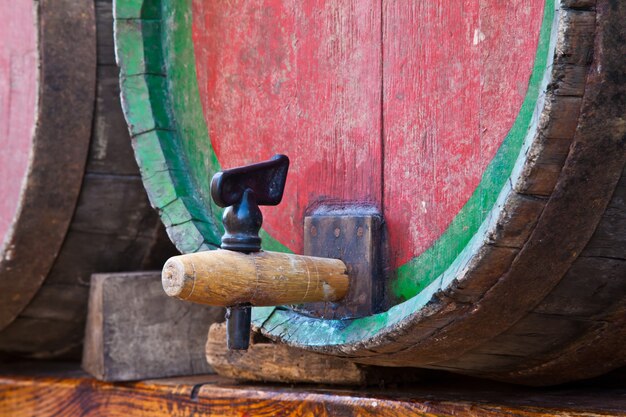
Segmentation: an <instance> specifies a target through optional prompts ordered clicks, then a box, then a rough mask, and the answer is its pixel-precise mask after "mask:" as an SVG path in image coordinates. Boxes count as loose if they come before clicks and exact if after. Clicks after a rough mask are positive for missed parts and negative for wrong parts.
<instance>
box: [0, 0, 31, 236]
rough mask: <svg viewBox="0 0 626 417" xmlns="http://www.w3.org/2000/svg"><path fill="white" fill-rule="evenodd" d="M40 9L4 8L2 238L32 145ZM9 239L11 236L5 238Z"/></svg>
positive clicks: (0, 29)
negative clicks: (38, 12) (38, 15)
mask: <svg viewBox="0 0 626 417" xmlns="http://www.w3.org/2000/svg"><path fill="white" fill-rule="evenodd" d="M37 18H38V17H37V9H36V8H35V6H34V4H33V3H30V2H25V1H24V2H21V3H19V4H16V5H11V4H10V3H8V2H4V3H2V4H1V5H0V40H1V41H2V44H3V48H2V51H0V140H1V141H2V142H1V145H2V146H1V150H0V195H2V196H3V198H2V202H1V203H0V236H1V237H2V239H4V238H5V236H6V235H7V234H10V233H11V232H12V231H11V226H12V223H13V221H14V217H15V216H16V214H17V210H18V206H19V201H20V191H21V188H22V185H23V184H22V181H20V180H19V179H22V178H24V177H25V176H26V175H27V170H28V165H29V161H28V156H29V153H30V150H31V148H32V146H33V138H32V135H33V127H34V124H35V115H36V111H37V95H38V91H37V87H38V84H39V70H38V65H37V62H38V61H39V50H38V42H39V39H38V34H37V23H38V22H37ZM6 237H8V236H6Z"/></svg>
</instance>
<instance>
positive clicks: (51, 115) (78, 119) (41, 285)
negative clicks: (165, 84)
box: [0, 0, 169, 357]
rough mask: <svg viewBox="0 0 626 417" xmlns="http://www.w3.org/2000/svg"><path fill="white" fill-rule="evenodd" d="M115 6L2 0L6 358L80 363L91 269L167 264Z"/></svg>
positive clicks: (0, 180) (0, 268)
mask: <svg viewBox="0 0 626 417" xmlns="http://www.w3.org/2000/svg"><path fill="white" fill-rule="evenodd" d="M111 9H112V5H111V2H110V1H109V2H106V1H98V2H96V3H94V2H92V1H74V0H61V1H52V0H43V1H19V2H2V3H1V4H0V43H1V44H2V48H0V73H1V74H0V75H1V76H0V132H2V133H1V135H0V138H1V139H0V140H2V145H3V146H2V150H1V151H0V158H1V159H0V195H2V202H1V203H0V236H2V239H3V245H2V253H1V255H2V256H1V260H0V352H3V353H4V354H5V355H23V356H31V357H52V356H76V355H78V354H79V353H80V345H81V342H82V338H83V333H84V326H85V316H86V307H87V298H88V293H89V278H90V275H91V273H92V272H110V271H130V270H134V269H138V268H141V267H142V266H146V267H153V268H154V267H156V268H158V267H160V265H159V264H158V262H153V260H155V261H156V258H158V257H159V256H160V255H159V251H160V250H161V249H159V248H160V246H159V245H161V246H163V244H162V243H159V242H160V240H159V233H158V230H159V220H158V216H157V215H156V213H154V211H153V209H152V208H151V207H150V205H149V202H148V200H147V198H146V196H145V192H144V190H143V186H142V183H141V179H140V177H139V172H138V169H137V165H136V163H135V161H134V157H133V152H132V148H131V147H130V145H129V138H128V132H127V127H126V123H125V121H124V117H123V114H122V112H121V106H120V104H119V88H118V81H117V80H118V71H117V68H116V66H115V59H114V51H113V31H112V26H113V17H112V10H111ZM167 243H168V245H169V242H167ZM155 257H156V258H155ZM151 262H152V264H151Z"/></svg>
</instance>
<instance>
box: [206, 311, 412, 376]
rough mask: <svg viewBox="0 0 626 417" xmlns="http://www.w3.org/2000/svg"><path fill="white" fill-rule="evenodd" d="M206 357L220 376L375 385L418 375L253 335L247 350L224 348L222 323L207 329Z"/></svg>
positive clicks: (223, 325) (402, 369)
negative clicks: (359, 362)
mask: <svg viewBox="0 0 626 417" xmlns="http://www.w3.org/2000/svg"><path fill="white" fill-rule="evenodd" d="M206 358H207V361H208V363H209V364H210V365H211V366H212V367H213V370H214V371H215V372H217V373H218V374H219V375H221V376H225V377H228V378H234V379H238V380H244V381H262V382H282V383H313V384H329V385H377V384H381V383H384V382H385V381H386V382H394V383H398V382H411V381H416V380H418V379H419V378H420V376H421V375H422V372H421V371H420V370H418V369H412V370H410V372H406V370H405V369H404V368H381V367H375V366H364V365H358V364H355V363H353V362H350V361H348V360H346V359H343V358H338V357H335V356H327V355H321V354H318V353H313V352H308V351H306V350H301V349H296V348H293V347H290V346H287V345H283V344H276V343H272V342H271V341H269V340H267V339H265V338H264V337H263V336H260V335H258V334H257V335H253V336H252V338H251V340H250V347H249V348H248V350H228V349H227V348H226V324H225V323H216V324H213V325H211V328H210V329H209V337H208V338H207V343H206Z"/></svg>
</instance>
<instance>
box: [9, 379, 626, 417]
mask: <svg viewBox="0 0 626 417" xmlns="http://www.w3.org/2000/svg"><path fill="white" fill-rule="evenodd" d="M22 368H25V367H22ZM26 369H27V368H26ZM146 415H150V416H154V417H161V416H163V417H166V416H167V417H191V416H195V417H204V416H206V417H209V416H215V417H217V416H237V417H240V416H259V417H262V416H268V417H270V416H271V417H274V416H293V417H296V416H309V415H310V416H320V417H325V416H390V417H391V416H398V415H402V416H420V417H427V416H428V417H430V416H455V417H497V416H511V415H515V416H520V417H565V416H567V417H596V416H625V415H626V391H625V390H624V388H615V387H612V388H597V387H596V388H594V387H576V388H567V389H559V390H554V389H553V390H550V391H538V390H528V389H523V388H511V387H510V386H506V385H501V384H499V385H494V384H485V383H484V382H480V381H473V380H465V381H459V382H454V381H452V382H442V381H441V380H431V381H429V382H426V383H424V384H419V385H412V386H406V387H404V386H402V387H397V386H392V387H388V388H387V389H363V388H361V389H358V390H348V389H329V388H325V387H321V386H312V385H307V386H299V387H298V386H295V387H294V386H291V387H289V386H285V385H261V384H235V383H233V382H232V380H229V379H225V378H222V377H218V376H204V377H190V378H173V379H163V380H153V381H144V382H139V383H123V384H121V383H117V384H115V383H106V382H98V381H95V380H93V379H90V378H87V377H85V376H84V375H82V374H81V373H80V372H77V371H67V370H65V371H63V370H56V371H55V370H51V371H48V372H46V371H44V370H42V369H41V368H40V369H39V371H35V372H32V371H31V372H27V371H25V369H22V372H19V371H18V372H15V371H12V372H11V371H6V370H5V371H3V376H1V377H0V416H6V417H9V416H10V417H32V416H37V417H49V416H50V417H52V416H64V417H79V416H81V417H99V416H102V417H104V416H107V417H109V416H125V417H135V416H138V417H139V416H146Z"/></svg>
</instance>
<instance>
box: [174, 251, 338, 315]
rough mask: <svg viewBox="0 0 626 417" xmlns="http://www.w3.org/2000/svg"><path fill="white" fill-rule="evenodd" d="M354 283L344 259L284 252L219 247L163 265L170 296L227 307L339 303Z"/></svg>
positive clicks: (181, 256)
mask: <svg viewBox="0 0 626 417" xmlns="http://www.w3.org/2000/svg"><path fill="white" fill-rule="evenodd" d="M348 285H349V280H348V273H347V270H346V265H345V264H344V263H343V262H342V261H340V260H339V259H328V258H316V257H313V256H303V255H293V254H287V253H279V252H268V251H261V252H254V253H250V254H244V253H240V252H233V251H229V250H222V249H219V250H215V251H206V252H198V253H190V254H186V255H178V256H175V257H173V258H170V259H168V261H167V262H166V263H165V265H164V266H163V289H164V290H165V292H166V293H167V294H168V295H169V296H172V297H176V298H179V299H181V300H185V301H192V302H195V303H201V304H207V305H213V306H222V307H229V306H234V305H238V304H246V303H250V304H252V305H253V306H275V305H282V304H301V303H306V302H314V301H338V300H341V299H342V298H343V297H344V296H345V295H346V293H347V291H348Z"/></svg>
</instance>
